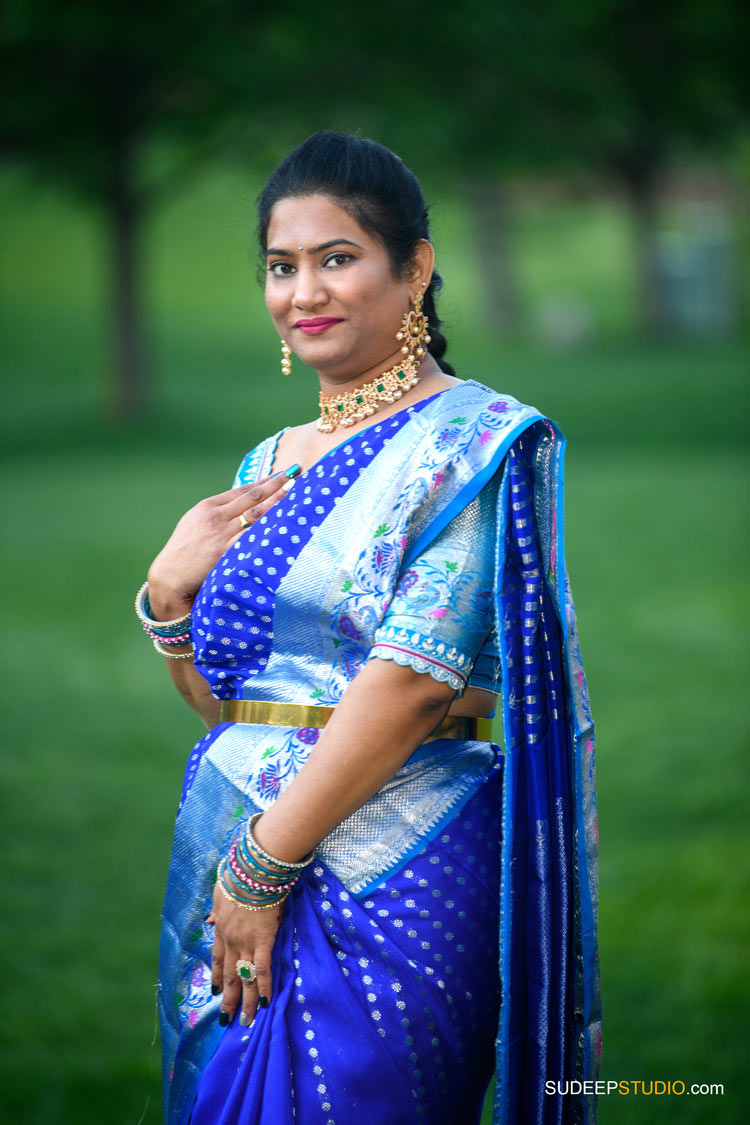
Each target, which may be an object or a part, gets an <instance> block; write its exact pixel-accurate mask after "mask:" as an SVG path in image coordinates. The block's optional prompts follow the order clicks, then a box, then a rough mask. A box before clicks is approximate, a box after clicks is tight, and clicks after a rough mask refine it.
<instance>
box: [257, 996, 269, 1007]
mask: <svg viewBox="0 0 750 1125" xmlns="http://www.w3.org/2000/svg"><path fill="white" fill-rule="evenodd" d="M258 1007H259V1008H267V1007H268V997H267V996H259V997H258Z"/></svg>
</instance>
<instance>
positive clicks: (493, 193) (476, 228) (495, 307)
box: [464, 177, 521, 331]
mask: <svg viewBox="0 0 750 1125" xmlns="http://www.w3.org/2000/svg"><path fill="white" fill-rule="evenodd" d="M464 195H465V198H466V202H467V204H468V208H469V218H470V221H471V226H472V235H473V242H474V246H475V254H476V256H475V261H476V262H477V263H478V265H479V266H480V268H481V287H482V289H481V303H482V307H481V310H480V316H481V319H482V323H484V324H486V325H487V326H488V327H489V328H491V329H494V330H495V331H502V330H503V329H506V328H514V327H516V326H517V325H518V322H519V320H520V315H521V299H520V295H519V291H518V285H517V283H516V279H515V276H514V273H513V268H512V262H511V252H510V224H509V221H508V215H509V211H510V200H509V192H508V190H507V187H506V186H505V185H504V184H503V183H501V182H500V181H498V180H496V179H490V178H487V177H477V178H476V179H472V180H469V181H467V183H466V184H465V186H464Z"/></svg>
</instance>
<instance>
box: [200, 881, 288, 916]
mask: <svg viewBox="0 0 750 1125" xmlns="http://www.w3.org/2000/svg"><path fill="white" fill-rule="evenodd" d="M216 885H217V886H218V888H219V890H220V891H221V893H222V894H223V895H224V898H225V899H226V900H227V901H228V902H231V904H232V906H239V908H240V910H252V911H257V910H273V908H274V906H280V905H281V903H282V902H283V901H284V899H285V898H286V897H287V895H288V894H289V892H288V891H287V894H286V895H284V896H283V897H282V898H279V899H277V900H276V902H268V903H266V905H265V906H251V905H250V903H249V902H240V900H239V899H238V898H235V897H234V895H230V893H229V891H228V890H227V888H226V887H225V886H224V882H223V880H222V878H221V876H219V878H218V879H217V880H216Z"/></svg>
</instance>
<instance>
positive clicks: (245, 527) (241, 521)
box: [237, 512, 253, 531]
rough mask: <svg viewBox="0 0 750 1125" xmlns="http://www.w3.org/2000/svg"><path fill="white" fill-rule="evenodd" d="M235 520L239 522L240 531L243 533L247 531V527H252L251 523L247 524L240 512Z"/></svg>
mask: <svg viewBox="0 0 750 1125" xmlns="http://www.w3.org/2000/svg"><path fill="white" fill-rule="evenodd" d="M237 519H238V520H239V521H240V527H241V528H242V530H243V531H247V529H248V528H249V527H252V526H253V525H252V524H251V523H248V522H247V520H246V519H245V517H244V516H243V515H242V512H240V514H239V516H238V517H237Z"/></svg>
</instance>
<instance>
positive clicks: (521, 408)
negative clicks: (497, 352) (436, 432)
mask: <svg viewBox="0 0 750 1125" xmlns="http://www.w3.org/2000/svg"><path fill="white" fill-rule="evenodd" d="M493 415H494V416H495V418H498V417H500V416H502V417H503V418H504V419H505V420H506V421H507V422H509V423H510V422H511V421H512V422H516V421H518V422H520V421H522V420H527V419H528V420H529V421H531V420H533V419H541V418H543V417H544V415H543V414H541V413H540V411H539V410H537V408H536V407H535V406H530V405H529V404H527V403H524V402H520V401H519V400H518V399H517V398H514V396H513V395H511V394H506V393H504V392H502V391H497V390H495V389H494V388H492V387H488V386H485V384H484V383H480V382H478V381H477V380H476V379H464V380H462V381H460V382H458V383H457V384H456V385H455V386H452V387H450V388H449V389H448V390H447V391H445V392H444V393H443V394H440V395H437V396H436V397H435V399H434V400H433V401H432V402H430V403H428V405H427V407H426V408H425V409H424V410H423V411H422V412H421V414H420V417H421V418H422V419H423V420H424V422H425V424H426V425H427V426H429V427H430V428H433V427H434V426H439V425H444V424H445V423H446V422H447V423H448V424H455V425H471V424H476V422H477V421H479V420H480V419H481V418H482V417H484V418H488V417H491V416H493Z"/></svg>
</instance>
